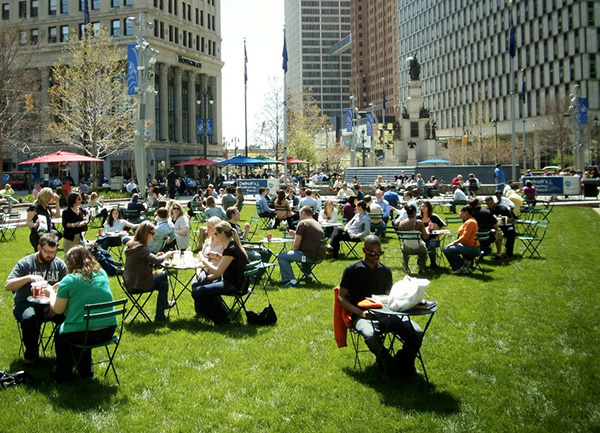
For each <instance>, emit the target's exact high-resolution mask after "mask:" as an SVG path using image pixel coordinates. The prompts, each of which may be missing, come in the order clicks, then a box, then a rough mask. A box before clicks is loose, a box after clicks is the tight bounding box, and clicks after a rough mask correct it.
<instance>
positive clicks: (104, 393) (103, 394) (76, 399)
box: [10, 357, 129, 412]
mask: <svg viewBox="0 0 600 433" xmlns="http://www.w3.org/2000/svg"><path fill="white" fill-rule="evenodd" d="M55 365H56V360H55V359H54V358H47V357H44V358H40V359H39V360H38V362H37V363H36V364H35V366H24V365H23V361H22V360H20V359H15V360H13V362H11V364H10V371H19V370H24V371H25V372H27V373H29V374H30V375H31V377H32V380H31V381H30V382H25V383H23V384H21V385H18V386H24V387H27V388H30V389H31V391H33V392H37V393H40V394H43V395H45V396H46V397H47V398H48V401H50V403H51V404H52V405H53V406H54V407H56V408H61V409H68V410H69V411H78V412H85V411H88V410H90V409H96V408H98V407H104V406H106V405H107V404H119V405H120V404H127V403H128V401H129V397H128V396H127V395H125V394H123V393H121V394H120V396H119V397H118V402H116V401H115V397H116V396H117V395H118V390H119V385H118V384H117V382H116V381H115V379H114V376H113V374H112V372H110V371H109V372H108V376H107V377H106V378H105V377H104V368H101V367H98V368H96V376H95V377H94V378H93V379H77V378H75V379H73V381H71V382H68V383H56V382H55V381H54V379H53V378H52V374H53V372H54V367H55Z"/></svg>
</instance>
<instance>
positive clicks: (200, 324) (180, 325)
mask: <svg viewBox="0 0 600 433" xmlns="http://www.w3.org/2000/svg"><path fill="white" fill-rule="evenodd" d="M240 314H242V313H241V312H240ZM125 329H126V331H127V332H130V333H132V334H136V335H150V334H158V333H162V330H164V329H168V330H170V331H188V332H213V333H219V334H222V333H226V334H227V335H229V336H230V337H234V338H245V337H248V336H254V335H256V333H257V330H256V327H255V326H254V325H248V324H247V323H245V322H244V321H243V319H242V318H241V317H240V316H238V317H237V318H236V320H232V321H231V322H230V323H228V324H226V325H222V326H215V325H214V324H213V323H212V322H210V321H209V320H208V319H206V320H205V319H203V318H196V317H183V318H181V317H180V318H177V319H174V320H169V321H165V322H154V323H149V322H137V321H136V322H133V323H126V324H125Z"/></svg>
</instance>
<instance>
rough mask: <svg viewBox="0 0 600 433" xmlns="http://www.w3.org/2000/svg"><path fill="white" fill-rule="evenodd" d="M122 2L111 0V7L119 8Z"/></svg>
mask: <svg viewBox="0 0 600 433" xmlns="http://www.w3.org/2000/svg"><path fill="white" fill-rule="evenodd" d="M120 3H121V0H110V7H112V8H118V7H119V6H120Z"/></svg>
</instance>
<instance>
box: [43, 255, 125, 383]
mask: <svg viewBox="0 0 600 433" xmlns="http://www.w3.org/2000/svg"><path fill="white" fill-rule="evenodd" d="M65 261H66V264H67V270H68V272H69V274H68V275H67V276H65V277H64V278H63V279H62V280H61V282H60V283H58V291H55V290H54V288H53V287H46V289H45V292H46V296H47V297H48V298H50V308H51V309H52V311H54V312H55V313H56V314H63V313H64V315H65V321H64V322H63V324H62V325H61V326H60V329H59V330H58V331H57V332H56V335H55V337H54V348H55V350H56V372H55V373H54V379H55V380H56V381H57V382H65V381H68V380H70V379H72V378H73V361H78V364H77V372H78V373H79V376H80V377H81V378H89V377H94V367H93V362H92V351H91V350H86V351H83V352H82V350H81V349H79V348H77V347H75V346H73V344H87V345H92V344H99V343H104V342H106V341H108V340H110V339H111V338H112V336H113V334H114V333H115V329H116V328H117V318H116V317H115V316H113V317H108V318H104V319H98V320H95V321H94V322H92V323H93V326H95V328H94V329H91V330H90V331H89V332H88V333H87V340H86V323H85V320H84V319H83V316H84V314H85V311H84V309H83V307H84V306H85V305H87V304H98V303H101V302H111V301H112V300H113V296H112V292H111V291H110V282H109V281H108V276H107V275H106V272H104V271H103V270H102V269H101V268H100V265H99V264H98V262H97V261H96V260H95V259H94V256H92V254H91V253H90V252H89V251H88V250H86V249H85V247H84V246H81V245H78V246H75V247H73V248H71V249H70V250H69V251H68V252H66V253H65ZM113 310H114V308H113V307H110V308H107V309H105V310H98V311H97V312H98V313H101V312H104V311H113Z"/></svg>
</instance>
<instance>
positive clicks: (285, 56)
mask: <svg viewBox="0 0 600 433" xmlns="http://www.w3.org/2000/svg"><path fill="white" fill-rule="evenodd" d="M281 55H282V57H283V63H282V68H283V177H284V179H285V183H286V184H287V180H288V153H287V141H288V136H287V128H288V122H287V86H286V73H287V62H288V54H287V45H286V41H285V25H284V26H283V52H282V54H281Z"/></svg>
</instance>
